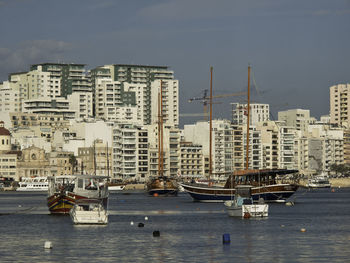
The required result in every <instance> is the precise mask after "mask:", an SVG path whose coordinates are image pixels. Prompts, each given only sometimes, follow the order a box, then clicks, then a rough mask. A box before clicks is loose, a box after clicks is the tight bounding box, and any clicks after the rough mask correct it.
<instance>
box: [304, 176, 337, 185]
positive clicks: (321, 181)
mask: <svg viewBox="0 0 350 263" xmlns="http://www.w3.org/2000/svg"><path fill="white" fill-rule="evenodd" d="M306 187H309V188H330V187H331V183H330V182H329V177H328V176H327V175H324V174H321V175H318V176H314V177H312V178H310V179H309V180H308V183H307V185H306Z"/></svg>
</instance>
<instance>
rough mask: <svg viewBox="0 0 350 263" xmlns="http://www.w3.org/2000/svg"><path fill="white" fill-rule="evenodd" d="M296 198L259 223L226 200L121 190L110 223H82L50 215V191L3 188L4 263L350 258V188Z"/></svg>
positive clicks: (0, 258)
mask: <svg viewBox="0 0 350 263" xmlns="http://www.w3.org/2000/svg"><path fill="white" fill-rule="evenodd" d="M294 198H295V201H296V202H295V205H294V206H291V207H288V206H285V205H284V204H270V211H269V217H268V218H267V219H259V220H256V219H238V218H231V217H228V216H227V214H226V213H225V211H224V206H223V204H222V203H221V204H220V203H217V204H205V203H193V202H192V199H191V198H190V197H189V196H188V195H187V194H180V195H179V196H178V197H167V198H160V197H157V198H155V197H148V196H146V195H145V194H144V193H141V192H138V193H137V192H134V193H130V194H122V193H118V194H111V195H110V201H109V211H110V216H109V224H108V225H107V226H74V225H73V224H72V222H71V219H70V217H69V216H52V215H49V214H48V210H47V207H46V194H38V193H36V194H29V193H15V192H1V193H0V213H1V216H0V223H1V224H0V233H1V241H0V242H1V243H0V262H350V189H349V188H347V189H346V188H343V189H335V192H332V191H331V190H330V189H318V190H312V191H307V190H299V191H298V192H297V193H296V194H295V195H294V196H293V199H294ZM145 216H147V217H148V221H146V220H145ZM131 221H133V222H134V225H131V224H130V222H131ZM141 222H142V223H144V224H145V226H144V227H143V228H140V227H138V226H137V225H138V223H141ZM301 228H305V229H306V232H304V233H303V232H301V231H300V229H301ZM155 230H159V231H160V237H153V235H152V233H153V231H155ZM224 233H228V234H230V237H231V243H230V244H228V245H223V243H222V235H223V234H224ZM45 241H51V242H52V245H53V249H51V250H50V249H49V250H48V249H44V243H45Z"/></svg>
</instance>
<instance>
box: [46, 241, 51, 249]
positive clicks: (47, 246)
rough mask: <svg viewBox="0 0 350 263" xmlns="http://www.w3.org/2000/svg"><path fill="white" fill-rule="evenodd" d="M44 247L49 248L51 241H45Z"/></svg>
mask: <svg viewBox="0 0 350 263" xmlns="http://www.w3.org/2000/svg"><path fill="white" fill-rule="evenodd" d="M44 248H46V249H51V248H52V243H51V242H50V241H45V244H44Z"/></svg>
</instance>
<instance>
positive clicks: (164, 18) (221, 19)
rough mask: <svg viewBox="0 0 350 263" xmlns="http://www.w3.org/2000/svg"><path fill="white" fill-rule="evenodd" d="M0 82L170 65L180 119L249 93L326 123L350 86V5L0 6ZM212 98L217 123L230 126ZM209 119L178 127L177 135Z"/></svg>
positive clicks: (308, 0)
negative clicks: (209, 95) (75, 68)
mask: <svg viewBox="0 0 350 263" xmlns="http://www.w3.org/2000/svg"><path fill="white" fill-rule="evenodd" d="M0 36H1V38H0V82H2V81H5V80H7V78H8V74H9V73H12V72H22V71H28V70H29V67H30V65H32V64H39V63H57V62H60V63H79V64H86V68H87V69H92V68H95V67H97V66H101V65H106V64H141V65H158V66H168V67H169V68H170V69H171V70H173V71H174V75H175V78H176V79H178V80H179V90H180V91H179V93H180V96H179V97H180V109H179V110H180V114H183V113H186V114H189V113H202V112H203V104H202V103H201V101H200V100H198V101H194V102H192V103H189V102H188V99H190V98H194V97H201V96H203V92H204V90H205V89H209V88H210V67H213V93H214V96H215V95H224V94H233V93H239V92H242V91H245V90H246V89H247V82H248V73H247V71H248V70H247V69H248V65H250V66H251V69H252V74H251V88H252V99H251V100H252V102H258V103H268V104H270V110H271V116H270V117H271V119H277V112H278V111H282V110H287V109H297V108H298V109H309V110H310V113H311V116H314V117H316V118H319V117H320V116H322V115H326V114H329V87H330V86H332V85H336V84H342V83H349V82H350V0H332V1H329V0H294V1H290V0H242V1H236V0H215V1H213V0H146V1H145V0H60V1H56V0H0ZM246 101H247V100H246V97H245V96H227V97H224V98H218V99H215V104H214V105H213V117H214V118H226V119H230V118H231V112H230V109H231V106H230V103H231V102H240V103H246ZM201 119H203V117H186V118H181V119H180V126H182V125H183V124H187V123H193V122H195V121H197V120H201Z"/></svg>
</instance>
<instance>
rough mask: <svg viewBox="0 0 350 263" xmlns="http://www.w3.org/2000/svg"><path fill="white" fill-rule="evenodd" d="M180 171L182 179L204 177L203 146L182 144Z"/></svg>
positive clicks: (189, 143) (188, 143)
mask: <svg viewBox="0 0 350 263" xmlns="http://www.w3.org/2000/svg"><path fill="white" fill-rule="evenodd" d="M180 152H181V154H180V169H179V172H178V176H180V177H181V178H191V177H201V176H203V175H204V165H203V161H204V159H203V153H202V145H196V144H193V143H191V142H181V143H180Z"/></svg>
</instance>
